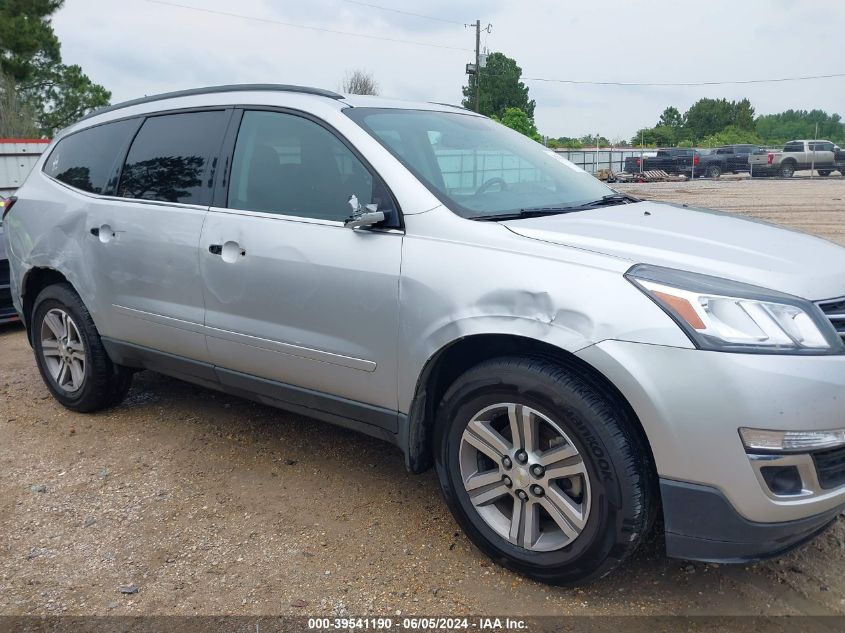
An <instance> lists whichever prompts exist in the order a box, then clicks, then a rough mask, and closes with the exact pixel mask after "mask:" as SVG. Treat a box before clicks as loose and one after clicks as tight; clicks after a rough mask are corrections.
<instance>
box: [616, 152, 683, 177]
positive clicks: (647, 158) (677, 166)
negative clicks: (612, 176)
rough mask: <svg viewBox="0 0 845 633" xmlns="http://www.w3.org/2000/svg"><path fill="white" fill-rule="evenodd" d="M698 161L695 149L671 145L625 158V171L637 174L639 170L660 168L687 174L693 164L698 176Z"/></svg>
mask: <svg viewBox="0 0 845 633" xmlns="http://www.w3.org/2000/svg"><path fill="white" fill-rule="evenodd" d="M650 154H651V155H650ZM698 161H699V155H698V152H697V151H696V150H694V149H692V148H688V147H671V148H668V149H658V150H657V152H656V153H655V152H651V153H647V154H644V155H643V156H642V157H638V156H629V157H628V158H626V159H625V171H626V172H628V173H629V174H637V173H639V172H641V171H650V170H652V169H660V170H663V171H665V172H666V173H667V174H673V175H677V174H687V175H689V174H690V173H691V172H692V166H693V165H695V171H696V174H695V175H696V176H698V175H699V173H698V171H699V170H698Z"/></svg>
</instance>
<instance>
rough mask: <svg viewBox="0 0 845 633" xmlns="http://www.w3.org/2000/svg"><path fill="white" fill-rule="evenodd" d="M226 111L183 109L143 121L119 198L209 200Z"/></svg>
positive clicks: (130, 153)
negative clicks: (179, 111)
mask: <svg viewBox="0 0 845 633" xmlns="http://www.w3.org/2000/svg"><path fill="white" fill-rule="evenodd" d="M227 115H228V112H226V111H224V110H215V111H211V112H188V113H182V114H166V115H162V116H154V117H150V118H148V119H147V120H146V121H144V124H143V125H142V126H141V129H140V130H139V131H138V134H137V136H136V137H135V140H134V141H132V147H131V148H130V149H129V154H128V155H127V156H126V163H125V164H124V166H123V172H122V174H121V177H120V186H119V187H118V195H119V196H120V197H122V198H139V199H142V200H161V201H164V202H182V203H190V204H200V205H207V204H211V187H212V182H213V179H214V168H215V167H216V162H217V152H218V150H219V148H220V143H221V140H222V137H223V131H224V128H225V123H226V118H227Z"/></svg>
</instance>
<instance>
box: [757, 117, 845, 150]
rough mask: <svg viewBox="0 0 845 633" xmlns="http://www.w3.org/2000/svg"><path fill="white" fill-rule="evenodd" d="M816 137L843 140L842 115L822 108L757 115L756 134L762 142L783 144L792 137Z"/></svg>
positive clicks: (844, 132)
mask: <svg viewBox="0 0 845 633" xmlns="http://www.w3.org/2000/svg"><path fill="white" fill-rule="evenodd" d="M816 125H818V137H819V138H823V139H828V140H831V141H834V142H841V141H845V125H843V124H842V117H841V116H839V115H838V114H836V113H833V114H828V113H827V112H825V111H824V110H810V111H807V110H786V111H785V112H780V113H778V114H765V115H763V116H760V117H757V120H756V129H757V134H759V135H760V137H761V138H762V139H763V142H764V143H769V144H776V145H779V144H783V143H786V142H787V141H791V140H793V139H803V138H813V137H814V136H815V135H816Z"/></svg>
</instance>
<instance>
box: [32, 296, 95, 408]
mask: <svg viewBox="0 0 845 633" xmlns="http://www.w3.org/2000/svg"><path fill="white" fill-rule="evenodd" d="M41 356H42V357H43V358H44V364H45V366H46V368H47V372H48V373H49V374H50V376H51V377H52V379H53V381H54V382H55V383H56V384H57V385H58V386H59V387H60V388H61V389H63V390H65V391H67V392H69V393H73V392H75V391H79V389H81V388H82V384H83V383H84V382H85V344H84V343H83V341H82V336H80V334H79V328H78V327H77V325H76V323H75V322H74V320H73V318H72V317H71V316H70V315H69V314H68V313H67V312H65V311H64V310H62V309H60V308H53V309H52V310H50V311H48V312H47V314H45V315H44V319H43V320H42V322H41Z"/></svg>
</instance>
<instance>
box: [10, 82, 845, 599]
mask: <svg viewBox="0 0 845 633" xmlns="http://www.w3.org/2000/svg"><path fill="white" fill-rule="evenodd" d="M6 209H7V215H6V229H7V231H6V240H7V243H8V251H9V258H10V262H11V273H12V274H11V281H12V288H13V296H14V301H15V307H16V309H17V311H18V312H19V314H20V315H21V317H22V318H23V320H24V322H25V323H26V326H27V329H28V332H29V338H30V341H31V344H32V346H33V349H34V352H35V359H36V361H37V363H38V367H39V369H40V371H41V374H42V376H43V378H44V382H45V384H46V385H47V387H48V388H49V390H50V391H51V392H52V394H53V395H54V396H55V398H56V399H57V400H58V401H59V402H61V403H62V404H63V405H64V406H66V407H68V408H70V409H73V410H76V411H93V410H96V409H101V408H103V407H109V406H113V405H115V404H117V403H118V402H120V400H121V399H122V398H123V396H124V395H125V394H126V391H127V389H128V388H129V383H130V380H131V376H132V373H133V372H134V371H136V370H138V369H151V370H154V371H159V372H162V373H164V374H168V375H170V376H174V377H176V378H180V379H183V380H187V381H190V382H194V383H197V384H200V385H203V386H206V387H210V388H213V389H219V390H222V391H225V392H228V393H232V394H238V395H242V396H244V397H248V398H253V399H255V400H258V401H260V402H264V403H267V404H270V405H273V406H277V407H280V408H284V409H289V410H292V411H296V412H300V413H303V414H306V415H309V416H313V417H316V418H320V419H323V420H326V421H328V422H332V423H335V424H340V425H342V426H346V427H350V428H353V429H357V430H360V431H362V432H364V433H367V434H369V435H373V436H375V437H378V438H381V439H383V440H386V441H388V442H391V443H393V444H395V445H396V446H398V447H399V449H400V450H401V451H402V452H403V453H404V456H405V462H406V464H407V467H408V468H409V469H410V470H411V471H413V472H420V471H423V470H425V469H426V468H428V467H429V466H431V465H434V466H435V467H436V469H437V474H438V477H439V480H440V484H441V486H442V490H443V496H444V498H445V500H446V503H447V504H448V506H449V508H450V509H451V510H452V512H453V513H454V515H455V518H456V520H457V521H458V523H459V524H460V525H461V527H462V528H463V529H464V530H465V531H466V533H467V535H468V536H469V537H470V538H471V539H472V540H473V541H474V542H475V543H476V545H477V546H478V547H479V548H480V549H481V550H483V551H484V552H485V553H487V554H488V555H489V556H490V557H491V558H493V560H495V561H496V562H498V563H501V564H502V565H505V566H507V567H509V568H511V569H514V570H517V571H519V572H523V573H525V574H528V575H530V576H532V577H534V578H537V579H540V580H543V581H547V582H553V583H558V584H574V583H580V582H584V581H587V580H590V579H594V578H598V577H600V576H602V575H604V574H607V573H608V572H609V571H610V570H611V569H613V568H614V567H615V566H616V565H618V564H619V563H620V562H621V561H622V560H623V559H625V557H626V556H628V555H629V554H630V553H631V552H632V551H633V550H634V549H635V548H636V547H637V545H638V544H639V543H640V542H641V541H642V539H643V538H644V537H645V536H646V535H647V534H648V533H649V531H650V529H651V526H652V524H653V522H654V520H655V518H656V516H657V515H658V514H662V517H663V523H662V525H663V526H664V529H665V536H666V549H667V552H668V554H669V555H670V556H675V557H681V558H687V559H698V560H708V561H745V560H751V559H757V558H761V557H765V556H769V555H775V554H778V553H780V552H783V551H785V550H787V549H789V548H791V547H793V546H795V545H797V544H799V543H801V542H804V541H805V540H807V539H809V538H811V537H812V536H814V535H816V534H818V533H819V532H821V531H822V530H824V529H825V527H826V526H828V525H829V524H830V523H831V522H832V521H833V520H834V518H835V516H836V515H837V514H838V513H839V512H840V510H841V509H842V508H843V504H845V343H844V342H843V336H845V250H844V249H842V248H841V247H839V246H836V245H834V244H832V243H829V242H826V241H824V240H822V239H819V238H816V237H811V236H809V235H805V234H802V233H798V232H795V231H789V230H786V229H782V228H778V227H775V226H771V225H769V224H764V223H761V222H754V221H749V220H747V219H742V218H739V217H735V216H732V215H727V214H722V213H716V212H712V211H706V210H700V209H690V208H686V207H685V206H678V205H670V204H660V203H654V202H640V201H637V200H636V199H634V198H631V197H629V196H626V195H623V194H619V193H616V192H614V191H612V190H610V189H608V188H607V187H606V186H605V185H603V184H601V183H600V182H599V181H598V180H596V179H595V178H593V177H592V176H590V175H588V174H586V173H585V172H584V171H582V170H580V169H578V168H577V167H575V166H573V165H572V164H571V163H569V162H568V161H566V160H563V159H561V158H560V157H559V156H558V155H556V154H555V153H554V152H551V151H548V150H547V149H546V148H544V147H542V146H541V145H539V144H538V143H535V142H534V141H531V140H529V139H527V138H526V137H524V136H521V135H519V134H517V133H515V132H512V131H511V130H508V129H507V128H505V127H503V126H501V125H499V124H498V123H495V122H493V121H491V120H489V119H487V118H485V117H482V116H478V115H476V114H474V113H472V112H467V111H465V110H463V109H460V108H456V107H450V106H445V105H436V104H430V103H406V102H400V101H390V100H383V99H377V98H372V97H357V96H342V95H339V94H334V93H331V92H327V91H322V90H316V89H310V88H299V87H293V86H275V85H259V86H223V87H216V88H208V89H203V90H190V91H185V92H178V93H171V94H165V95H161V96H157V97H150V98H144V99H139V100H137V101H131V102H128V103H123V104H120V105H117V106H113V107H110V108H107V109H105V110H101V111H99V112H97V113H95V114H94V115H92V116H89V117H87V118H86V119H85V120H83V121H81V122H79V123H77V124H75V125H73V126H72V127H70V128H69V129H67V130H65V131H64V132H62V133H61V134H59V135H58V137H57V138H56V139H55V140H54V142H53V143H52V145H51V147H50V149H49V150H48V151H47V152H46V153H45V154H44V157H43V158H42V159H41V160H40V162H39V164H38V165H37V167H36V168H35V169H34V171H33V173H32V174H31V175H30V177H29V179H28V180H27V181H26V184H25V185H24V186H23V187H22V188H21V189H20V190H19V192H18V196H17V200H16V201H14V202H13V203H12V204H11V205H10V206H7V207H6Z"/></svg>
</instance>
